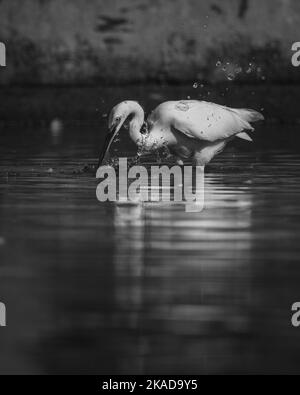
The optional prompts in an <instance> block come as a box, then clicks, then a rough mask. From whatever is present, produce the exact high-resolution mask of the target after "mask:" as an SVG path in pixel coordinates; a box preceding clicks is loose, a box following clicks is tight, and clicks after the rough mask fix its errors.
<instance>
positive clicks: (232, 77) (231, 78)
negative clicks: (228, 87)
mask: <svg viewBox="0 0 300 395" xmlns="http://www.w3.org/2000/svg"><path fill="white" fill-rule="evenodd" d="M227 79H228V80H229V81H233V80H234V79H235V76H234V75H233V74H228V75H227Z"/></svg>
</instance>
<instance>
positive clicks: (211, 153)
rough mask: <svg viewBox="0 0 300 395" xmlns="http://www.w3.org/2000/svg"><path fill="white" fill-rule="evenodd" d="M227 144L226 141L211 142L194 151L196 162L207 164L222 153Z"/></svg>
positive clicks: (201, 164)
mask: <svg viewBox="0 0 300 395" xmlns="http://www.w3.org/2000/svg"><path fill="white" fill-rule="evenodd" d="M225 146H226V141H224V140H223V141H217V142H215V143H210V144H208V145H206V146H205V147H203V148H201V149H200V150H197V151H195V153H194V164H195V165H196V166H206V165H207V164H208V163H209V162H210V161H211V160H212V159H213V158H214V157H215V156H216V155H218V154H220V153H221V152H222V151H223V150H224V148H225Z"/></svg>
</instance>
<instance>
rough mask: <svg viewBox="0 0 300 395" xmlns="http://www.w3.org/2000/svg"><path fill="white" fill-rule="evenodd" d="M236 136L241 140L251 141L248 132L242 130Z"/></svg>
mask: <svg viewBox="0 0 300 395" xmlns="http://www.w3.org/2000/svg"><path fill="white" fill-rule="evenodd" d="M236 137H239V138H240V139H242V140H246V141H251V142H252V141H253V140H252V138H251V137H250V136H249V134H247V133H246V132H242V133H239V134H237V135H236Z"/></svg>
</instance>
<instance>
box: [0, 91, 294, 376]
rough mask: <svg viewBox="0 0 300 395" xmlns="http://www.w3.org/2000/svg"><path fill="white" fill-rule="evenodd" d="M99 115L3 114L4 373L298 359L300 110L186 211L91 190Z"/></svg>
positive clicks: (238, 154)
mask: <svg viewBox="0 0 300 395" xmlns="http://www.w3.org/2000/svg"><path fill="white" fill-rule="evenodd" d="M252 89H253V88H252ZM155 95H156V96H155V97H156V99H155V100H159V98H158V97H157V93H155ZM153 97H154V94H153ZM153 100H154V99H153ZM264 106H265V103H264ZM58 115H59V117H61V114H58ZM104 122H105V120H102V121H101V122H100V126H99V122H94V121H89V122H88V121H81V122H77V123H75V122H66V123H65V125H64V130H63V131H61V130H58V131H57V133H54V134H53V133H52V132H51V130H50V129H49V127H48V123H47V122H45V124H43V125H39V126H36V125H28V124H27V125H26V126H20V125H19V124H16V123H14V124H7V125H2V130H1V137H0V158H1V160H0V177H1V179H0V219H1V221H0V241H1V242H0V301H2V302H5V304H6V307H7V324H8V326H7V328H0V349H1V353H0V371H1V373H12V372H13V373H23V374H24V373H52V374H53V373H72V374H80V373H94V374H104V373H108V374H115V373H120V374H127V373H128V374H130V373H131V374H134V373H145V374H156V373H160V374H163V373H169V374H183V373H189V374H192V373H195V374H203V373H208V374H215V373H298V372H299V366H300V342H299V335H300V331H299V329H295V328H292V326H291V311H290V310H291V305H292V304H293V303H294V302H296V301H299V300H300V289H299V283H300V269H299V256H300V221H299V216H300V211H299V198H300V178H299V177H300V176H299V174H300V172H299V170H300V154H299V153H298V152H297V148H296V144H294V143H293V142H294V141H295V140H294V136H295V134H296V133H297V126H296V124H290V125H285V126H282V124H280V123H276V122H275V123H268V122H267V124H266V125H264V126H260V127H259V133H257V135H256V136H255V138H256V143H255V144H254V145H248V144H247V143H244V142H242V141H241V142H237V143H236V144H233V145H230V146H229V147H228V148H227V150H226V151H225V152H224V153H223V154H222V155H220V156H219V157H217V158H216V159H215V161H214V162H213V163H212V164H211V165H210V166H209V167H208V168H207V170H206V180H205V182H206V185H205V201H206V202H205V204H206V208H205V210H204V211H203V212H201V213H193V214H189V213H186V212H185V211H184V209H183V207H182V206H180V205H179V206H178V205H169V206H168V205H160V204H145V205H138V204H136V205H131V206H129V205H116V204H114V203H107V204H100V203H99V202H97V200H96V195H95V194H96V186H97V181H96V180H95V177H94V175H95V174H94V169H93V165H94V164H95V163H96V159H97V154H98V153H99V148H100V146H101V141H102V138H103V133H104V130H105V129H104ZM49 124H50V123H49ZM283 130H284V131H285V135H284V136H285V137H284V139H283V138H281V139H280V137H278V138H274V139H273V140H272V139H270V138H267V136H268V137H270V136H280V135H281V134H282V133H283ZM101 132H102V136H101ZM260 133H261V134H260ZM262 133H264V134H262ZM283 140H284V143H283V142H282V141H283ZM115 150H116V151H117V153H118V154H120V155H121V154H124V155H125V154H126V155H127V154H129V155H131V154H133V152H134V147H133V146H132V145H131V144H130V143H129V142H128V140H127V137H126V136H125V135H124V136H123V137H122V138H121V141H120V142H119V143H118V144H117V145H116V146H115ZM148 160H149V159H148ZM151 160H152V161H153V160H154V159H153V158H152V159H151V158H150V161H151Z"/></svg>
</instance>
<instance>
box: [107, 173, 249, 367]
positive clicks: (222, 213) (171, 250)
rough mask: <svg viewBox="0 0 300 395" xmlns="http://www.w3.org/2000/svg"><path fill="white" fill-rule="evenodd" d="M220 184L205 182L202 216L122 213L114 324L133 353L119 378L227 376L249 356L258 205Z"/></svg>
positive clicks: (178, 211)
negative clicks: (253, 222)
mask: <svg viewBox="0 0 300 395" xmlns="http://www.w3.org/2000/svg"><path fill="white" fill-rule="evenodd" d="M221 178H222V176H220V175H210V176H208V177H207V178H206V185H205V200H206V209H205V210H204V211H203V212H201V213H192V214H191V213H186V212H185V211H184V210H183V209H182V207H181V206H180V205H179V206H178V205H161V204H160V203H153V204H147V203H140V204H125V205H118V204H116V205H115V208H114V218H115V219H114V228H115V229H114V240H115V249H114V257H113V265H114V271H115V278H116V286H115V294H114V298H115V302H116V310H115V321H117V322H118V324H119V325H118V327H119V328H120V330H122V331H123V332H127V333H128V338H129V339H127V341H129V343H130V345H131V348H130V352H127V355H123V356H122V358H120V361H122V364H123V365H122V368H121V369H122V371H125V372H130V371H131V372H132V371H134V369H133V370H131V367H133V365H134V366H135V368H136V367H138V369H139V372H140V373H159V372H161V371H164V372H166V373H168V372H169V373H179V372H180V373H182V372H186V373H187V372H189V373H191V372H193V373H205V372H211V371H215V372H218V371H219V370H220V371H222V372H224V371H226V369H228V370H230V362H231V361H232V360H233V357H236V358H240V360H241V363H243V360H244V358H245V357H244V356H245V355H247V353H248V352H250V350H242V349H241V347H243V346H242V344H243V343H242V342H241V339H242V338H243V337H244V336H246V335H247V333H248V331H249V326H250V316H249V311H250V303H249V302H250V300H251V272H250V266H249V261H250V255H251V246H252V243H251V236H250V226H251V207H252V201H251V198H252V196H251V193H248V191H247V190H245V189H243V188H240V189H239V188H236V186H233V185H230V183H229V184H227V185H226V184H223V182H222V179H221ZM125 354H126V352H125ZM235 362H236V360H235ZM212 364H213V366H211V365H212Z"/></svg>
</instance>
